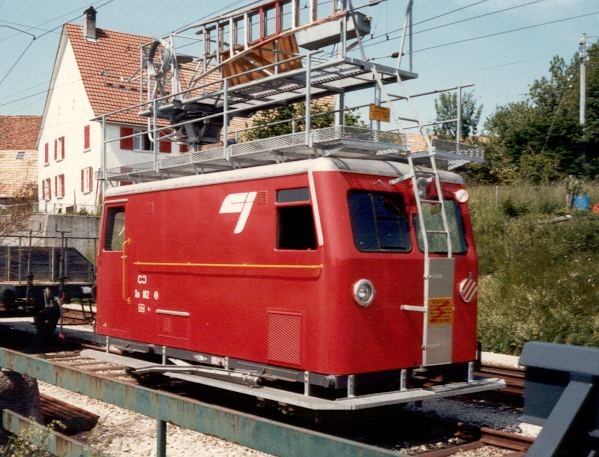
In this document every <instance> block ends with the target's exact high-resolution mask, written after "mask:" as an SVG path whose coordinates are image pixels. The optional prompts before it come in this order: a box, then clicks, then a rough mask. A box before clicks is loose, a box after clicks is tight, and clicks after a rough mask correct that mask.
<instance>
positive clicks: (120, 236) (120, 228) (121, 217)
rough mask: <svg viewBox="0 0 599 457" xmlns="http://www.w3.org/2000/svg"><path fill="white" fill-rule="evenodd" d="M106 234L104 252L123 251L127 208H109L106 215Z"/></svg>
mask: <svg viewBox="0 0 599 457" xmlns="http://www.w3.org/2000/svg"><path fill="white" fill-rule="evenodd" d="M105 230H106V231H105V233H104V250H106V251H122V250H123V242H124V241H125V208H123V207H122V206H121V207H114V208H108V210H107V213H106V229H105Z"/></svg>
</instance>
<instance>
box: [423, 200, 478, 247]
mask: <svg viewBox="0 0 599 457" xmlns="http://www.w3.org/2000/svg"><path fill="white" fill-rule="evenodd" d="M443 204H444V206H445V213H446V215H447V224H448V225H449V233H450V235H451V250H452V252H453V253H455V254H463V253H465V252H466V251H467V250H468V245H467V244H466V236H465V233H464V221H463V220H462V213H461V212H460V206H459V205H458V204H457V203H456V202H455V201H454V200H448V199H445V200H443ZM422 216H423V218H424V226H425V228H426V230H427V231H431V230H443V218H442V217H441V205H439V204H434V203H426V202H422ZM414 226H415V229H416V237H417V239H418V247H419V248H420V249H421V250H422V251H424V242H423V240H422V233H421V232H420V221H419V220H418V216H417V215H415V216H414ZM427 238H428V250H429V252H438V253H447V236H446V235H445V233H430V232H429V233H428V236H427Z"/></svg>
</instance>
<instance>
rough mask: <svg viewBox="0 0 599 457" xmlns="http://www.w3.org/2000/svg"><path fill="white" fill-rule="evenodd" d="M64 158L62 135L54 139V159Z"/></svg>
mask: <svg viewBox="0 0 599 457" xmlns="http://www.w3.org/2000/svg"><path fill="white" fill-rule="evenodd" d="M63 159H64V136H61V137H60V138H57V139H56V140H54V160H56V161H57V162H59V161H61V160H63Z"/></svg>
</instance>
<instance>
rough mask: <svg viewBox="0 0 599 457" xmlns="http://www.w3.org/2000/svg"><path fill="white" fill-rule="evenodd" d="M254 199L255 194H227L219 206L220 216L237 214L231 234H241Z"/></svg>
mask: <svg viewBox="0 0 599 457" xmlns="http://www.w3.org/2000/svg"><path fill="white" fill-rule="evenodd" d="M255 199H256V192H240V193H238V194H229V195H227V196H226V197H225V199H224V200H223V203H222V205H220V211H219V213H220V214H237V213H239V219H238V220H237V225H236V226H235V230H234V231H233V233H235V234H237V233H241V232H242V231H243V229H244V227H245V223H246V222H247V220H248V217H249V215H250V211H251V210H252V205H253V204H254V200H255Z"/></svg>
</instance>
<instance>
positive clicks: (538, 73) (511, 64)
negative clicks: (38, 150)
mask: <svg viewBox="0 0 599 457" xmlns="http://www.w3.org/2000/svg"><path fill="white" fill-rule="evenodd" d="M321 1H330V0H321ZM247 3H249V2H248V1H246V0H237V1H231V0H221V1H208V0H170V1H168V2H165V1H159V0H98V1H91V2H90V0H84V1H82V0H52V1H48V0H46V1H41V0H0V49H1V51H0V55H1V56H2V57H1V59H0V115H18V114H42V112H43V106H44V101H45V96H46V91H47V89H48V85H49V80H50V76H51V72H52V65H53V62H54V58H55V55H56V49H57V45H58V39H59V36H60V30H61V24H63V23H65V22H74V23H77V24H81V23H82V21H83V15H82V13H83V11H84V10H85V9H86V8H88V7H89V6H90V5H93V6H94V7H95V8H96V9H97V10H98V15H97V26H98V27H99V28H105V29H110V30H117V31H122V32H128V33H134V34H141V35H147V36H152V37H162V36H165V35H167V34H168V33H170V32H171V31H175V30H178V29H180V28H182V27H183V26H185V25H187V24H190V23H193V22H195V21H198V20H201V19H205V18H207V17H211V16H212V15H213V14H215V13H223V12H225V11H228V10H231V9H233V8H236V7H238V6H239V5H242V4H247ZM354 3H355V4H364V3H367V0H354ZM406 4H407V0H387V1H383V2H382V3H379V4H378V5H377V6H374V7H370V8H368V9H367V13H368V14H369V15H372V17H373V21H372V24H373V30H372V33H373V35H374V37H375V38H374V39H372V40H370V41H366V42H365V46H366V47H365V52H366V54H367V57H368V58H374V59H376V60H375V61H376V62H379V63H382V64H389V65H394V64H395V63H394V61H393V60H391V59H389V58H387V56H389V55H390V54H391V53H392V52H393V51H396V50H397V49H398V48H399V39H398V38H399V36H400V32H397V30H398V29H400V28H401V26H402V24H403V18H404V11H405V7H406ZM413 22H414V44H413V49H414V51H415V52H414V54H413V64H414V66H413V71H415V72H416V73H418V75H419V77H418V78H417V79H416V80H413V81H409V82H407V83H406V88H407V89H408V91H409V92H410V93H421V92H426V91H431V90H439V89H446V88H450V87H455V86H459V85H467V84H474V87H473V88H470V89H467V90H471V91H473V92H474V95H475V97H476V99H477V101H478V103H479V104H482V105H483V119H484V118H486V117H487V116H489V115H491V114H493V112H494V111H495V110H496V108H497V107H499V106H503V105H505V104H507V103H510V102H516V101H520V100H524V99H525V98H526V95H527V92H528V87H529V85H530V84H531V83H532V82H533V81H534V80H535V79H538V78H541V77H543V76H546V75H547V74H548V69H549V62H550V61H551V58H552V57H553V56H555V55H560V56H562V57H563V58H564V59H566V61H567V62H569V61H570V59H571V58H572V57H573V56H574V55H575V53H576V52H577V51H578V44H579V40H580V37H581V35H582V33H583V32H585V33H586V34H587V35H588V37H589V38H588V39H589V42H590V43H594V42H596V41H597V40H598V39H599V0H415V1H414V18H413ZM34 36H35V39H34V38H33V37H34ZM387 37H388V38H389V39H388V40H387ZM402 66H403V65H402ZM389 92H391V93H397V91H395V90H394V89H393V88H389ZM371 96H372V91H371V90H370V91H368V92H367V93H361V94H354V95H352V96H351V97H348V99H349V101H348V102H347V103H348V105H351V104H361V103H368V102H369V101H370V98H371ZM434 100H435V96H429V97H421V98H418V99H417V103H416V108H417V110H418V111H419V115H420V117H421V119H422V120H423V121H424V122H430V121H432V120H433V119H434V117H435V111H434ZM363 117H364V116H363Z"/></svg>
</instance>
